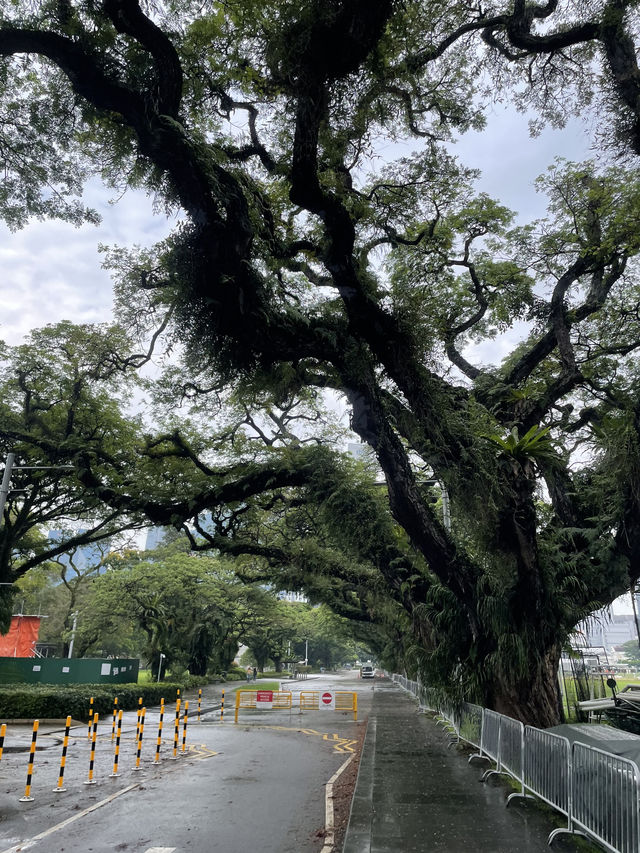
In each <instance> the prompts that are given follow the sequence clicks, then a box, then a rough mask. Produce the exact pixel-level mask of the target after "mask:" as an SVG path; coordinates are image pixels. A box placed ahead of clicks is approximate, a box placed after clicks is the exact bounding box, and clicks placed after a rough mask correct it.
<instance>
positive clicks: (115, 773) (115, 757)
mask: <svg viewBox="0 0 640 853" xmlns="http://www.w3.org/2000/svg"><path fill="white" fill-rule="evenodd" d="M121 734H122V708H121V709H120V710H119V711H118V730H117V733H116V749H115V752H114V755H113V773H110V774H109V775H110V776H119V775H120V774H119V773H118V759H119V758H120V735H121Z"/></svg>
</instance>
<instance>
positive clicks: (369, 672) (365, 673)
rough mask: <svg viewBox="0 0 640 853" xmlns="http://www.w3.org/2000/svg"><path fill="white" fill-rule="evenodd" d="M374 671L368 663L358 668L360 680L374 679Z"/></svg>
mask: <svg viewBox="0 0 640 853" xmlns="http://www.w3.org/2000/svg"><path fill="white" fill-rule="evenodd" d="M375 674H376V673H375V670H374V668H373V667H372V666H371V664H370V663H365V664H363V665H362V666H361V667H360V678H374V677H375Z"/></svg>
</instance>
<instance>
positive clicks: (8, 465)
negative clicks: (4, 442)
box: [0, 453, 75, 527]
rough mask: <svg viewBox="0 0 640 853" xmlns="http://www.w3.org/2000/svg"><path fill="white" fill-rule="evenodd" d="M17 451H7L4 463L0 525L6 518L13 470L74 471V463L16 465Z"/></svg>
mask: <svg viewBox="0 0 640 853" xmlns="http://www.w3.org/2000/svg"><path fill="white" fill-rule="evenodd" d="M15 458H16V455H15V453H7V460H6V462H5V465H4V473H3V475H2V485H1V486H0V527H2V520H3V518H4V505H5V503H6V502H7V496H8V494H9V492H10V491H11V490H10V489H9V482H10V481H11V474H12V473H13V471H73V469H74V467H75V466H74V465H16V464H15Z"/></svg>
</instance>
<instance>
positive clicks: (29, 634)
mask: <svg viewBox="0 0 640 853" xmlns="http://www.w3.org/2000/svg"><path fill="white" fill-rule="evenodd" d="M39 630H40V617H39V616H12V617H11V627H10V628H9V633H8V634H5V635H4V636H1V635H0V657H4V658H32V657H35V654H36V643H37V641H38V631H39Z"/></svg>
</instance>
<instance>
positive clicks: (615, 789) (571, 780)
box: [392, 675, 640, 853]
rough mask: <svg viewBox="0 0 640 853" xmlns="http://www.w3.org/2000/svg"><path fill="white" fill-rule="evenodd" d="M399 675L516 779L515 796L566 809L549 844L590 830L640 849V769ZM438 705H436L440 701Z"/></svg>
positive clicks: (622, 846) (619, 848)
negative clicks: (457, 702) (448, 698)
mask: <svg viewBox="0 0 640 853" xmlns="http://www.w3.org/2000/svg"><path fill="white" fill-rule="evenodd" d="M392 679H393V681H394V682H395V683H396V684H399V685H400V686H401V687H402V688H403V689H404V690H407V691H408V692H410V693H412V694H413V695H414V696H416V698H417V699H418V700H419V702H420V704H421V707H425V708H427V709H428V710H431V711H434V712H436V714H439V715H440V718H441V719H443V720H447V721H448V722H449V723H450V724H451V726H452V727H453V728H455V731H456V734H457V737H458V739H460V740H463V741H465V742H466V743H469V744H471V745H473V746H475V747H476V748H477V749H478V750H479V752H477V753H474V755H472V756H471V757H470V759H469V760H471V759H472V758H484V759H487V760H491V761H493V762H494V763H495V769H491V770H489V771H486V772H485V773H484V774H483V777H482V778H483V779H485V778H487V777H488V776H489V775H490V774H491V773H505V774H508V775H509V776H511V777H512V778H514V779H516V780H517V781H518V782H519V783H520V785H521V789H522V790H521V792H519V793H514V794H511V795H510V796H509V797H508V798H507V805H508V804H509V803H510V802H512V801H513V800H514V799H516V798H519V797H520V798H521V797H530V796H532V795H533V796H535V797H538V798H539V799H541V800H543V801H544V802H545V803H548V804H549V805H550V806H552V807H553V808H554V809H556V810H557V811H559V812H560V813H561V814H563V815H565V816H566V818H567V826H566V827H564V828H560V829H556V830H554V831H553V832H552V833H551V834H550V835H549V844H551V843H552V842H553V840H554V838H556V837H557V836H558V835H559V834H561V833H563V832H564V833H566V832H569V833H578V834H583V835H586V836H587V837H589V838H591V839H592V840H594V841H596V842H597V843H598V844H600V845H601V846H603V847H604V848H605V849H606V850H610V851H613V853H640V805H639V804H640V770H639V769H638V766H637V765H636V764H635V763H634V762H633V761H630V760H629V759H626V758H621V757H620V756H617V755H613V754H612V753H608V752H606V751H604V750H601V749H596V748H595V747H591V746H587V745H585V744H583V743H580V742H579V741H575V742H574V743H573V744H572V745H571V744H570V743H569V741H568V739H567V738H565V737H561V736H559V735H556V734H554V733H552V732H547V731H544V730H543V729H537V728H535V727H534V726H523V724H522V723H520V722H519V721H518V720H514V719H512V718H511V717H507V716H505V715H504V714H498V713H497V712H496V711H492V710H489V709H487V708H481V707H480V706H479V705H472V704H469V703H464V704H463V705H462V708H461V710H460V712H459V713H456V712H455V711H454V709H453V708H452V707H443V706H442V705H441V704H439V703H438V702H437V701H436V699H435V696H436V694H434V692H433V691H432V690H430V689H429V688H428V687H425V686H424V685H420V684H419V683H418V682H415V681H410V680H409V679H407V678H406V677H404V676H399V675H393V676H392ZM434 706H435V707H434Z"/></svg>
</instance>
